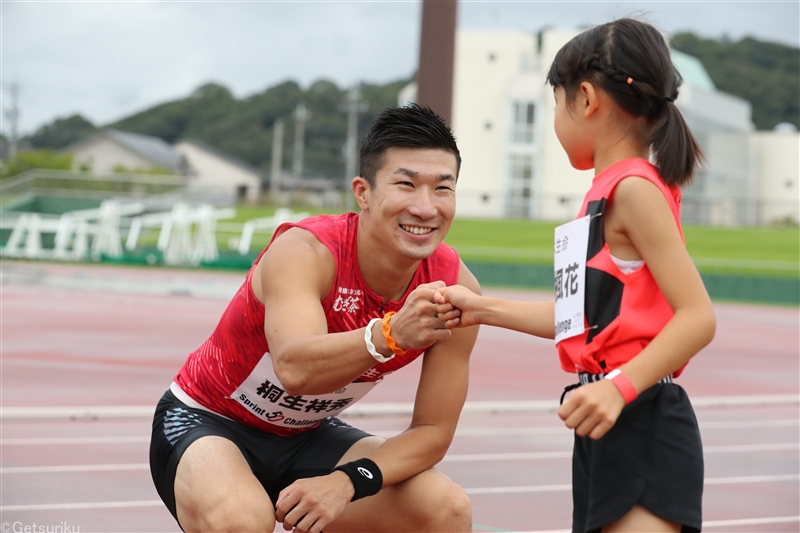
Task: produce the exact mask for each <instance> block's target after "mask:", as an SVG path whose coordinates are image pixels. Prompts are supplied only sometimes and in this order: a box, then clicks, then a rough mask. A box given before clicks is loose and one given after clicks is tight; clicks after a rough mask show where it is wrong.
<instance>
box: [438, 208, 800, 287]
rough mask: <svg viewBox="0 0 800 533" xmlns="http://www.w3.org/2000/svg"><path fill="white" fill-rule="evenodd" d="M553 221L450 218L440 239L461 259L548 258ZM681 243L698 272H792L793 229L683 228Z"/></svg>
mask: <svg viewBox="0 0 800 533" xmlns="http://www.w3.org/2000/svg"><path fill="white" fill-rule="evenodd" d="M558 225H559V223H556V222H538V221H523V220H456V221H455V222H454V223H453V228H452V229H451V230H450V234H449V235H448V236H447V238H446V239H445V241H446V242H447V243H448V244H450V245H451V246H453V247H454V248H455V249H456V250H458V251H459V253H460V254H461V256H462V257H463V258H465V259H482V260H493V261H499V262H521V263H549V262H552V254H553V229H554V228H555V227H556V226H558ZM684 234H685V237H686V247H687V249H688V250H689V254H690V255H691V256H692V258H693V259H694V260H695V263H696V264H697V266H698V268H699V269H700V270H702V271H704V272H728V273H741V274H754V273H758V274H762V275H769V276H773V275H778V276H796V275H797V274H798V271H799V270H800V266H799V263H800V230H798V228H717V227H707V226H686V227H684Z"/></svg>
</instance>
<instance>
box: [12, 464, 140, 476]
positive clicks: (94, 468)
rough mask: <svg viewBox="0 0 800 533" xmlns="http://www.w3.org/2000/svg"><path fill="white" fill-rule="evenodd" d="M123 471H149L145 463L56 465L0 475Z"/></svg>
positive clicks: (19, 468) (18, 470) (20, 467)
mask: <svg viewBox="0 0 800 533" xmlns="http://www.w3.org/2000/svg"><path fill="white" fill-rule="evenodd" d="M125 470H150V465H149V464H147V463H123V464H106V465H56V466H6V467H3V468H0V474H58V473H61V472H121V471H125Z"/></svg>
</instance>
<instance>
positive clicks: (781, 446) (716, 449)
mask: <svg viewBox="0 0 800 533" xmlns="http://www.w3.org/2000/svg"><path fill="white" fill-rule="evenodd" d="M798 449H800V443H797V442H781V443H775V444H733V445H726V446H706V447H704V448H703V453H737V452H773V451H784V450H798ZM570 457H572V452H571V451H549V452H517V453H467V454H448V455H446V456H445V458H444V459H442V462H443V463H446V462H474V461H521V460H526V459H568V458H570Z"/></svg>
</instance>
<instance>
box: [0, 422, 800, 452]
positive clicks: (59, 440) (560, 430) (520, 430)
mask: <svg viewBox="0 0 800 533" xmlns="http://www.w3.org/2000/svg"><path fill="white" fill-rule="evenodd" d="M798 424H800V420H798V419H795V418H784V419H776V420H732V421H722V422H703V423H701V424H700V430H701V431H706V430H711V429H759V428H772V427H792V426H797V425H798ZM400 431H401V430H396V431H373V432H371V433H372V434H373V435H377V436H379V437H386V438H388V437H393V436H395V435H397V434H398V433H400ZM518 435H565V436H568V437H570V438H571V437H572V431H571V430H569V429H567V428H566V427H565V426H541V427H508V428H464V429H457V430H456V436H457V437H494V436H518ZM149 442H150V437H147V436H129V437H28V438H25V437H19V438H8V439H0V446H50V445H72V444H147V443H149Z"/></svg>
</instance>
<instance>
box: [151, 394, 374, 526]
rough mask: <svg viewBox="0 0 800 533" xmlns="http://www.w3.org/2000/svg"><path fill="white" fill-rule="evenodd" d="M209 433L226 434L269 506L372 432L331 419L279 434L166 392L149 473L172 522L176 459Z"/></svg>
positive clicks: (328, 469)
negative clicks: (307, 427) (295, 433)
mask: <svg viewBox="0 0 800 533" xmlns="http://www.w3.org/2000/svg"><path fill="white" fill-rule="evenodd" d="M208 435H215V436H219V437H223V438H226V439H228V440H229V441H231V442H233V443H234V444H236V445H237V446H238V447H239V450H241V452H242V455H243V456H244V458H245V460H247V462H248V464H249V465H250V468H251V469H252V471H253V474H255V476H256V478H257V479H258V480H259V481H260V482H261V485H263V487H264V489H265V490H266V491H267V494H269V497H270V499H272V503H273V505H274V504H275V502H277V500H278V494H280V491H281V490H283V489H284V488H286V487H288V486H289V485H291V484H292V483H294V482H295V481H296V480H298V479H302V478H308V477H315V476H323V475H327V474H330V473H331V472H332V471H333V469H334V467H335V466H336V463H338V462H339V459H341V458H342V456H343V455H344V454H345V452H347V450H349V449H350V447H351V446H352V445H353V444H355V443H356V442H357V441H359V440H361V439H363V438H364V437H369V436H371V435H370V434H369V433H366V432H364V431H361V430H360V429H356V428H354V427H352V426H349V425H347V424H345V423H344V422H342V421H340V420H339V419H338V418H333V417H331V418H328V419H326V420H324V421H323V422H322V423H321V424H320V425H319V426H317V427H315V428H313V429H309V430H308V431H303V432H302V433H299V434H297V435H292V436H290V437H280V436H278V435H272V434H271V433H266V432H264V431H261V430H258V429H255V428H252V427H250V426H246V425H244V424H240V423H238V422H234V421H233V420H230V419H228V418H225V417H222V416H218V415H215V414H214V413H211V412H209V411H206V410H203V409H194V408H192V407H188V406H187V405H186V404H184V403H183V402H181V401H180V400H178V399H177V398H176V397H175V395H174V394H172V392H170V391H169V390H167V392H166V393H165V394H164V396H162V397H161V401H159V402H158V405H157V406H156V412H155V416H154V417H153V433H152V437H151V440H150V473H151V474H152V476H153V482H154V483H155V485H156V490H157V491H158V494H159V496H161V499H162V500H163V501H164V503H165V504H166V506H167V508H168V509H169V511H170V512H171V513H172V516H174V517H175V520H177V519H178V516H177V512H176V511H175V490H174V486H175V472H176V471H177V469H178V462H179V461H180V460H181V456H182V455H183V453H184V452H185V451H186V449H187V448H188V447H189V445H190V444H192V443H193V442H194V441H196V440H197V439H199V438H201V437H205V436H208Z"/></svg>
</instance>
